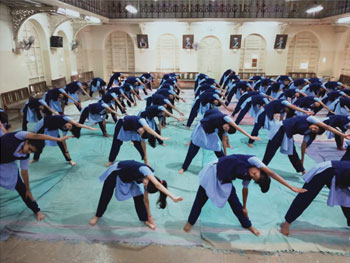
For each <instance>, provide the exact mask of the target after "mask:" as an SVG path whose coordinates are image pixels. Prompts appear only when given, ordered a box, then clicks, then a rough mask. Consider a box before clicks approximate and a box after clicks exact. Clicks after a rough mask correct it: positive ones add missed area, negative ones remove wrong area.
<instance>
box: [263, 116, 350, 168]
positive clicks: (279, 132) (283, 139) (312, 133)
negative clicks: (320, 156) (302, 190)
mask: <svg viewBox="0 0 350 263" xmlns="http://www.w3.org/2000/svg"><path fill="white" fill-rule="evenodd" d="M325 130H328V131H330V132H333V133H334V134H337V135H339V136H341V137H344V138H350V134H348V135H347V134H344V133H341V132H339V131H338V130H337V129H334V128H333V127H331V126H328V125H327V124H325V123H323V122H322V121H320V120H319V119H317V118H315V117H313V116H297V117H293V118H289V119H286V120H284V121H283V122H282V124H280V126H279V128H276V129H275V130H272V131H270V134H269V142H268V144H267V147H266V151H265V155H264V159H263V162H264V164H266V165H268V164H269V163H270V161H271V160H272V158H273V157H274V155H275V154H276V152H277V150H278V148H281V153H283V154H287V155H288V158H289V160H290V162H291V163H292V164H293V167H294V168H295V170H296V171H297V172H302V173H303V174H304V173H305V169H304V166H303V163H304V155H305V151H306V147H308V146H309V145H310V144H311V143H312V142H313V140H314V139H315V138H316V136H317V135H319V134H322V133H323V132H324V131H325ZM295 134H300V135H304V141H303V143H302V146H301V154H302V156H301V160H300V159H299V156H298V153H297V151H296V149H295V145H294V140H293V135H295Z"/></svg>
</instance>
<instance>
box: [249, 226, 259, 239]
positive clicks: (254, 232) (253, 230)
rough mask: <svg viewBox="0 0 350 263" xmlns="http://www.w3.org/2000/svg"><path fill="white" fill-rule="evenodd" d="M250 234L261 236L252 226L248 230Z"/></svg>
mask: <svg viewBox="0 0 350 263" xmlns="http://www.w3.org/2000/svg"><path fill="white" fill-rule="evenodd" d="M248 229H249V231H250V232H252V233H253V234H254V235H256V236H257V237H258V236H260V232H259V230H257V229H256V228H255V227H253V226H251V227H249V228H248Z"/></svg>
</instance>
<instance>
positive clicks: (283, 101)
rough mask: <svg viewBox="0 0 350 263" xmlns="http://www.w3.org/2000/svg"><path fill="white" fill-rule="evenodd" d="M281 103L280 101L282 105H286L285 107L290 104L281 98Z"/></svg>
mask: <svg viewBox="0 0 350 263" xmlns="http://www.w3.org/2000/svg"><path fill="white" fill-rule="evenodd" d="M281 103H282V105H284V106H286V107H288V106H290V105H292V104H290V103H289V102H288V101H287V100H282V102H281Z"/></svg>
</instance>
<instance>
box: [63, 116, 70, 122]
mask: <svg viewBox="0 0 350 263" xmlns="http://www.w3.org/2000/svg"><path fill="white" fill-rule="evenodd" d="M63 119H64V120H65V121H68V122H69V121H71V120H72V118H71V117H69V116H64V117H63Z"/></svg>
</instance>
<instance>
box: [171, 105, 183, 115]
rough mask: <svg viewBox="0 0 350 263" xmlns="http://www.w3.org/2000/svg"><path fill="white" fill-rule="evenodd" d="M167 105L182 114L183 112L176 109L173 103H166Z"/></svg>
mask: <svg viewBox="0 0 350 263" xmlns="http://www.w3.org/2000/svg"><path fill="white" fill-rule="evenodd" d="M167 105H169V106H170V107H171V108H173V109H174V110H176V111H177V112H178V113H179V114H180V116H184V114H183V113H182V112H181V111H180V110H179V109H178V108H176V106H175V105H173V104H171V103H170V104H167Z"/></svg>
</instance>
